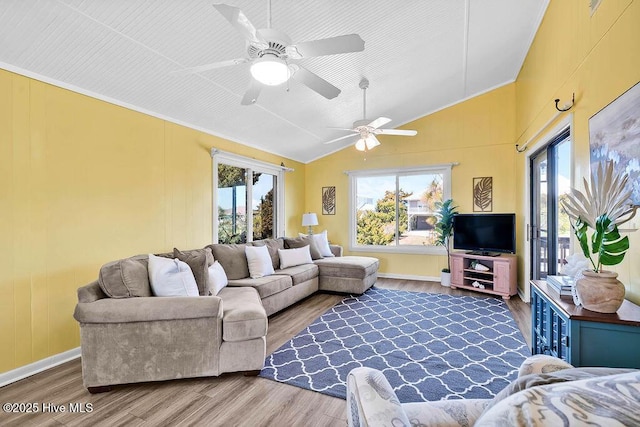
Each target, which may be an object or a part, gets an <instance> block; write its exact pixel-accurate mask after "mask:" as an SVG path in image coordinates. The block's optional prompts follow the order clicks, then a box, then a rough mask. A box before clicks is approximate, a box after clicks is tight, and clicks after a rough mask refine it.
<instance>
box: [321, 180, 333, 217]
mask: <svg viewBox="0 0 640 427" xmlns="http://www.w3.org/2000/svg"><path fill="white" fill-rule="evenodd" d="M335 214H336V187H322V215H335Z"/></svg>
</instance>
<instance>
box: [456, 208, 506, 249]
mask: <svg viewBox="0 0 640 427" xmlns="http://www.w3.org/2000/svg"><path fill="white" fill-rule="evenodd" d="M453 248H454V249H461V250H468V251H471V253H472V254H474V255H488V256H499V255H500V253H509V254H513V253H515V252H516V214H514V213H484V214H458V215H455V216H454V217H453Z"/></svg>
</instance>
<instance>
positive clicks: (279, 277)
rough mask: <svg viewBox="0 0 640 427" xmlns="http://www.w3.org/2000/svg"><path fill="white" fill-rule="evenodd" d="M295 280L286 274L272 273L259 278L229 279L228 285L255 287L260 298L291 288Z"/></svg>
mask: <svg viewBox="0 0 640 427" xmlns="http://www.w3.org/2000/svg"><path fill="white" fill-rule="evenodd" d="M292 284H293V282H292V280H291V277H290V276H287V275H284V274H272V275H270V276H264V277H259V278H257V279H251V278H246V279H238V280H229V284H228V285H227V286H232V287H251V288H255V289H256V290H257V291H258V294H259V295H260V298H266V297H270V296H271V295H274V294H277V293H278V292H282V291H284V290H285V289H289V288H290V287H291V286H292Z"/></svg>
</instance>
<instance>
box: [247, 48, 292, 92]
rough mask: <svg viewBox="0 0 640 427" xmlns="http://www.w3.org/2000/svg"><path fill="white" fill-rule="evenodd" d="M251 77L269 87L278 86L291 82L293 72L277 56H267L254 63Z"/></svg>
mask: <svg viewBox="0 0 640 427" xmlns="http://www.w3.org/2000/svg"><path fill="white" fill-rule="evenodd" d="M251 75H252V76H253V78H254V79H256V80H257V81H259V82H260V83H262V84H265V85H268V86H278V85H281V84H282V83H284V82H286V81H287V80H289V77H291V71H290V70H289V67H288V66H287V64H286V63H285V62H284V61H283V60H282V59H280V58H278V57H277V56H275V55H270V54H265V55H264V56H262V57H261V58H258V59H256V60H255V61H253V64H252V65H251Z"/></svg>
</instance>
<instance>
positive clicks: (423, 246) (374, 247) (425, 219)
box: [348, 164, 451, 253]
mask: <svg viewBox="0 0 640 427" xmlns="http://www.w3.org/2000/svg"><path fill="white" fill-rule="evenodd" d="M348 174H349V178H350V192H351V208H350V243H351V244H350V247H351V249H352V250H358V251H380V252H404V253H414V252H416V253H430V252H431V253H440V252H442V248H438V247H437V246H436V243H435V241H436V233H435V229H434V225H435V223H436V217H435V212H436V203H437V202H442V201H443V200H446V199H448V198H450V195H451V165H450V164H447V165H439V166H424V167H414V168H403V169H384V170H363V171H351V172H348Z"/></svg>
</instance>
